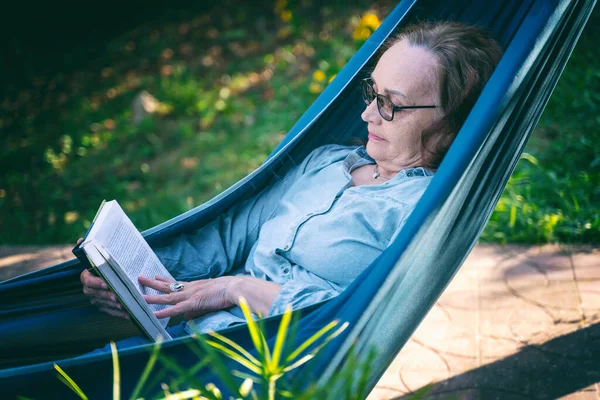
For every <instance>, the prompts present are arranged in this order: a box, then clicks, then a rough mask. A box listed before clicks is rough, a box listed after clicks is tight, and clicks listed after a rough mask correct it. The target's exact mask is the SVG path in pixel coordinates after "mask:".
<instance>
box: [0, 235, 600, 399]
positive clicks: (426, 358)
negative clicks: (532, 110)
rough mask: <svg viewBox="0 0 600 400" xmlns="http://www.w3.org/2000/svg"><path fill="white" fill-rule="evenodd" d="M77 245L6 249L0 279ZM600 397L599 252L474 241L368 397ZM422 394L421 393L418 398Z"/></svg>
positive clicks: (0, 251) (0, 255)
mask: <svg viewBox="0 0 600 400" xmlns="http://www.w3.org/2000/svg"><path fill="white" fill-rule="evenodd" d="M71 248H72V246H48V247H33V246H0V281H2V280H4V279H8V278H10V277H12V276H15V275H19V274H22V273H25V272H30V271H32V270H35V269H38V268H41V267H43V266H48V265H53V264H55V263H58V262H61V261H64V260H68V259H70V258H72V256H71ZM428 385H429V387H428V388H427V389H426V391H425V396H424V397H421V398H427V399H446V398H453V399H486V400H487V399H550V398H567V399H578V400H587V399H590V400H591V399H595V400H599V399H600V249H599V248H597V247H565V246H558V245H547V246H539V247H527V246H515V245H510V246H496V245H478V246H476V247H475V249H474V250H473V252H472V253H471V255H470V256H469V258H468V259H467V260H466V262H465V264H464V265H463V267H462V268H461V270H460V271H459V272H458V273H457V275H456V276H455V278H454V279H453V281H452V283H451V284H450V285H449V286H448V288H447V289H446V291H445V292H444V294H443V295H442V296H441V297H440V299H439V301H438V302H437V303H436V305H435V306H434V307H433V308H432V309H431V311H430V312H429V314H428V315H427V317H426V318H425V320H424V321H423V322H422V324H421V325H420V326H419V328H418V329H417V331H416V332H415V333H414V335H413V336H412V338H411V339H410V341H409V342H408V343H407V344H406V346H404V348H403V349H402V351H401V352H400V353H399V354H398V356H397V357H396V359H395V360H394V361H393V363H392V364H391V365H390V367H389V368H388V370H387V371H386V373H385V374H384V376H383V377H382V378H381V379H380V381H379V383H378V384H377V386H376V388H375V389H374V390H373V392H372V393H371V394H370V396H369V397H368V399H369V400H384V399H410V398H411V397H414V392H416V391H418V390H419V389H422V388H424V387H426V386H428ZM415 398H416V397H415Z"/></svg>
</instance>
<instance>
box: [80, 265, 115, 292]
mask: <svg viewBox="0 0 600 400" xmlns="http://www.w3.org/2000/svg"><path fill="white" fill-rule="evenodd" d="M79 278H80V280H81V283H83V286H87V287H91V288H96V289H108V286H107V285H106V282H104V280H102V278H100V277H97V276H94V275H93V274H92V273H91V272H90V271H88V270H87V269H84V270H83V272H81V275H79Z"/></svg>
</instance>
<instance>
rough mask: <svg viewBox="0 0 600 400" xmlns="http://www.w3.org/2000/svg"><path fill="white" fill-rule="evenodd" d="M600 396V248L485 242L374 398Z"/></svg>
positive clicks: (468, 260) (379, 386)
mask: <svg viewBox="0 0 600 400" xmlns="http://www.w3.org/2000/svg"><path fill="white" fill-rule="evenodd" d="M427 385H431V386H430V387H429V389H428V390H426V391H425V393H426V394H425V396H424V397H422V398H427V399H442V398H454V399H495V398H497V399H530V398H536V399H537V398H540V399H542V398H544V399H546V398H568V399H582V400H583V399H596V400H597V399H600V250H599V249H598V248H592V247H579V248H565V247H564V246H563V247H559V246H557V245H547V246H541V247H525V246H513V245H511V246H502V247H500V246H494V245H479V246H477V247H475V249H474V250H473V252H472V253H471V255H470V256H469V258H468V259H467V261H466V262H465V264H464V265H463V267H462V268H461V270H460V271H459V272H458V273H457V274H456V276H455V278H454V279H453V281H452V283H451V284H450V285H449V286H448V288H447V289H446V291H445V292H444V294H443V295H442V296H441V297H440V299H439V301H438V302H437V303H436V304H435V306H434V307H433V308H432V309H431V311H430V312H429V314H428V315H427V317H426V318H425V319H424V320H423V322H422V323H421V325H420V326H419V328H418V329H417V330H416V331H415V333H414V334H413V336H412V338H411V339H410V341H409V342H408V343H407V344H406V346H404V348H403V349H402V351H401V352H400V353H399V354H398V356H397V357H396V359H395V360H394V361H393V363H392V364H391V365H390V367H389V368H388V370H387V371H386V373H385V374H384V376H383V377H382V378H381V379H380V381H379V383H378V384H377V386H376V388H375V389H374V390H373V392H372V393H371V395H370V396H369V398H368V399H369V400H383V399H409V398H411V393H413V394H414V392H415V391H417V390H419V389H421V388H423V387H425V386H427Z"/></svg>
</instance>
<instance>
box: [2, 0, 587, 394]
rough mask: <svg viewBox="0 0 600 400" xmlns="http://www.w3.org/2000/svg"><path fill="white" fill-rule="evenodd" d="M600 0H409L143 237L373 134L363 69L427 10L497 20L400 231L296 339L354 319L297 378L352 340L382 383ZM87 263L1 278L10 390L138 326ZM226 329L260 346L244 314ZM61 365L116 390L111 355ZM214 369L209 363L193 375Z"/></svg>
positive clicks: (454, 265)
mask: <svg viewBox="0 0 600 400" xmlns="http://www.w3.org/2000/svg"><path fill="white" fill-rule="evenodd" d="M594 4H595V1H593V0H581V1H575V0H562V1H561V0H537V1H536V0H523V1H522V0H489V1H486V2H481V1H478V0H457V1H453V2H445V1H440V0H438V1H434V0H421V1H419V0H404V1H402V2H400V4H399V5H398V6H397V7H396V8H395V9H394V10H393V11H392V13H391V14H390V15H389V16H388V17H387V18H386V20H385V21H384V22H383V23H382V25H381V26H380V28H379V29H378V30H377V31H376V32H375V33H374V34H373V35H372V36H371V37H370V38H369V40H368V41H367V42H366V43H365V45H364V46H363V47H361V49H360V50H359V51H358V52H357V53H356V55H355V56H354V57H353V58H352V59H351V60H350V61H349V63H348V64H347V65H346V66H345V67H344V69H343V70H342V71H341V72H340V73H339V74H338V75H337V77H336V79H335V80H334V81H333V82H332V83H331V84H330V85H329V86H328V87H327V88H326V90H325V91H324V92H323V93H322V95H321V96H319V98H318V99H317V100H316V101H315V103H314V104H313V105H312V106H311V107H310V108H309V109H308V110H307V111H306V113H305V114H304V115H303V116H302V117H301V118H300V120H299V121H298V122H297V123H296V125H294V127H293V128H292V129H291V130H290V132H289V133H288V135H287V136H286V137H285V138H284V139H283V141H282V142H281V143H280V145H279V146H278V147H277V149H275V151H274V152H273V154H271V156H270V157H269V159H268V160H266V161H265V163H264V164H263V165H262V166H261V168H259V169H258V170H257V171H255V172H253V173H252V174H250V175H249V176H247V177H246V178H244V179H242V180H241V181H240V182H238V183H237V184H235V185H234V186H233V187H231V188H229V189H228V190H226V191H225V192H224V193H222V194H221V195H219V196H217V197H216V198H215V199H213V200H211V201H209V202H208V203H206V204H204V205H202V206H200V207H197V208H196V209H194V210H191V211H189V212H187V213H184V214H182V215H180V216H178V217H176V218H174V219H172V220H170V221H167V222H165V223H163V224H161V225H159V226H157V227H155V228H152V229H150V230H148V231H146V232H144V236H145V237H146V239H147V240H148V242H149V243H150V245H151V246H160V245H164V244H165V243H168V241H169V240H171V239H172V238H174V237H176V236H177V235H179V234H181V233H182V232H186V231H190V230H193V229H197V228H198V227H200V226H202V225H204V224H205V223H207V222H208V221H210V220H211V219H212V218H214V217H215V216H216V215H218V214H219V213H222V212H224V211H225V210H226V209H227V208H228V207H229V206H231V205H232V204H234V203H235V202H237V201H240V200H242V199H244V198H247V197H249V196H252V195H253V194H255V193H257V191H259V190H261V189H262V188H264V187H265V185H269V184H270V183H271V182H273V180H274V179H277V177H278V176H281V175H282V174H284V173H285V171H286V170H287V169H289V168H290V167H291V166H293V165H294V164H297V163H299V162H300V161H301V160H302V158H303V157H305V156H306V155H307V154H308V153H309V152H310V151H311V150H313V149H314V148H316V147H318V146H321V145H324V144H327V143H340V142H345V141H348V140H349V139H352V138H361V137H363V138H364V136H365V133H366V127H365V125H364V123H363V122H362V121H361V120H360V117H359V116H360V113H361V111H362V109H363V108H364V106H363V104H362V101H361V100H360V94H359V83H360V79H361V78H363V77H364V74H365V71H368V70H369V69H370V68H372V67H373V63H374V61H375V59H376V54H377V52H378V50H379V48H380V46H381V44H382V43H383V42H384V41H385V39H386V38H387V37H388V36H389V35H390V34H392V33H393V32H394V31H396V30H397V29H398V28H401V27H402V26H406V25H407V24H409V23H412V22H415V21H423V20H458V21H463V22H467V23H476V24H479V25H482V26H486V27H488V28H489V30H490V32H491V33H492V35H493V36H495V37H496V39H497V40H498V41H499V42H500V43H501V44H502V45H503V47H504V49H505V54H504V57H503V58H502V61H501V62H500V65H499V66H498V68H497V69H496V71H495V73H494V75H493V76H492V78H491V79H490V81H489V82H488V84H487V86H486V88H485V90H484V92H483V94H482V95H481V97H480V99H479V101H478V102H477V104H476V105H475V107H474V109H473V111H472V112H471V114H470V116H469V118H468V120H467V121H466V123H465V124H464V126H463V128H462V129H461V131H460V133H459V135H458V137H457V139H456V140H455V143H454V144H453V145H452V148H451V149H450V151H449V152H448V154H447V156H446V158H445V159H444V161H443V163H442V165H441V166H440V168H439V170H438V172H437V173H436V175H435V177H434V180H433V181H432V183H431V184H430V186H429V188H428V189H427V191H426V192H425V194H424V195H423V197H422V198H421V200H420V202H419V204H418V206H417V208H416V209H415V211H414V212H413V213H412V214H411V216H410V218H409V219H408V221H407V223H406V225H405V226H404V228H403V230H402V233H401V235H399V236H398V238H397V239H396V240H395V241H394V242H393V243H392V244H391V245H390V246H389V248H388V249H386V251H385V252H384V253H383V254H382V255H381V256H380V257H379V258H378V259H377V260H376V261H375V262H373V263H372V264H371V265H370V266H369V267H368V268H366V270H365V271H364V272H363V274H362V275H361V276H360V277H359V278H358V279H357V280H356V281H355V282H354V283H353V284H352V285H351V286H350V287H349V288H348V289H346V290H345V291H344V292H343V293H342V294H341V295H339V296H338V297H336V298H335V299H332V300H330V301H328V302H325V303H323V304H318V305H315V306H312V307H309V308H308V309H305V310H302V319H301V325H300V326H301V327H300V328H299V330H298V332H297V337H296V339H297V341H298V342H300V341H302V340H303V339H306V338H308V337H309V336H310V335H312V334H313V333H314V332H316V331H317V330H319V329H320V328H322V327H323V326H324V325H325V324H327V323H329V322H330V321H332V320H334V319H338V320H342V321H347V322H349V324H350V328H349V329H347V330H346V331H345V332H344V333H343V334H342V335H341V336H340V337H339V338H338V339H336V340H335V341H333V342H332V343H330V344H329V345H328V347H327V348H326V349H325V352H324V354H323V357H320V358H319V359H318V360H316V361H315V362H313V363H312V364H311V366H310V370H308V369H306V370H300V371H299V373H298V376H297V377H296V379H295V380H296V381H297V382H299V384H300V385H301V386H306V385H308V384H310V383H313V382H315V381H317V380H318V379H321V380H326V379H328V378H329V377H331V376H332V375H333V374H334V373H335V370H336V369H338V368H340V367H343V366H344V363H345V362H346V361H347V355H348V353H349V351H350V350H351V348H352V347H353V348H354V349H355V350H357V351H359V353H360V354H365V353H366V352H367V351H368V350H369V349H371V348H376V350H377V354H378V356H377V362H375V363H373V368H372V372H371V375H370V377H369V387H371V388H372V387H373V386H374V385H375V383H376V381H377V379H378V378H379V377H380V376H381V374H382V373H383V372H384V371H385V369H386V367H387V365H389V363H390V362H391V360H392V359H393V357H394V356H395V354H397V352H398V351H399V350H400V348H401V347H402V346H403V344H404V343H405V342H406V341H407V340H408V338H409V337H410V335H411V334H412V332H413V331H414V329H416V327H417V326H418V324H419V323H420V321H421V320H422V319H423V317H424V316H425V315H426V313H427V312H428V310H429V309H430V308H431V307H432V305H433V304H434V303H435V301H436V300H437V298H438V297H439V295H440V294H441V293H442V291H443V290H444V288H445V287H446V285H447V284H448V283H449V282H450V280H451V279H452V277H453V276H454V274H455V273H456V271H457V270H458V268H459V267H460V265H461V264H462V262H463V261H464V259H465V258H466V256H467V255H468V253H469V252H470V250H471V248H472V247H473V245H474V244H475V242H476V240H477V238H478V237H479V234H480V233H481V231H482V230H483V228H484V226H485V224H486V223H487V220H488V219H489V216H490V215H491V213H492V211H493V209H494V207H495V204H496V202H497V200H498V198H499V196H500V194H501V193H502V191H503V189H504V186H505V185H506V182H507V181H508V178H509V177H510V175H511V173H512V171H513V170H514V167H515V165H516V163H517V161H518V159H519V157H520V154H521V152H522V150H523V148H524V146H525V144H526V142H527V139H528V137H529V135H530V133H531V131H532V130H533V127H534V126H535V124H536V123H537V121H538V119H539V116H540V115H541V112H542V110H543V108H544V106H545V104H546V102H547V100H548V98H549V96H550V94H551V92H552V89H553V88H554V86H555V84H556V82H557V80H558V78H559V77H560V73H561V72H562V69H563V68H564V65H565V64H566V61H567V59H568V57H569V55H570V53H571V51H572V49H573V47H574V45H575V43H576V41H577V38H578V37H579V34H580V33H581V31H582V30H583V27H584V25H585V22H586V21H587V18H588V17H589V15H590V13H591V11H592V9H593V7H594ZM81 268H82V267H81V266H80V265H79V264H78V262H77V261H76V260H72V261H68V262H65V263H62V264H59V265H56V266H54V267H51V268H47V269H44V270H41V271H37V272H33V273H30V274H26V275H23V276H20V277H17V278H14V279H11V280H9V281H6V282H2V283H0V296H1V297H2V299H3V302H2V305H0V368H5V369H3V370H2V371H0V382H1V383H2V387H3V395H7V396H8V398H11V397H12V396H16V395H22V396H27V397H33V398H36V397H42V396H43V397H45V398H46V397H48V393H52V396H56V397H61V396H63V395H66V393H68V392H69V389H67V388H66V386H65V385H64V384H62V383H61V382H59V381H58V379H56V373H55V372H54V369H53V363H52V362H49V361H50V360H57V359H61V358H65V357H70V356H74V355H76V354H81V353H83V352H85V351H89V350H91V349H93V348H96V347H100V346H102V345H104V344H106V342H107V341H108V340H110V339H117V338H120V337H125V336H127V335H131V334H135V333H136V329H135V327H133V326H132V325H131V324H127V323H123V322H122V321H120V320H115V319H114V318H111V317H107V316H104V315H102V314H100V313H98V312H97V311H96V310H95V309H94V308H93V307H91V306H89V305H88V304H87V301H86V299H85V298H84V297H83V296H82V294H81V287H80V284H79V273H80V271H81ZM383 299H385V301H382V300H383ZM278 322H279V318H278V317H272V318H268V319H266V320H265V326H266V328H267V331H268V332H270V333H271V334H273V333H274V332H275V329H276V327H277V324H278ZM220 333H222V334H224V335H226V336H227V337H229V338H231V339H233V340H234V341H236V342H237V343H240V344H241V345H242V346H244V347H246V348H251V345H250V339H249V337H248V333H247V329H246V328H245V327H244V326H240V327H234V328H230V329H227V330H224V331H222V332H220ZM190 340H191V339H189V338H182V339H177V340H173V341H171V342H168V343H166V344H164V345H163V348H162V351H161V353H162V354H164V355H166V356H168V357H170V358H172V359H174V360H177V363H178V364H179V365H180V366H181V367H182V368H183V369H184V370H185V369H186V367H188V366H191V365H193V364H194V363H195V362H197V358H196V356H195V355H193V354H191V353H190V351H189V349H188V344H189V342H190ZM150 349H151V346H140V347H135V348H131V349H126V350H124V351H122V352H120V353H119V360H120V363H121V374H122V377H121V383H122V393H123V394H124V395H126V394H127V393H130V392H131V390H133V387H134V386H135V384H136V382H137V379H138V378H139V376H140V375H141V372H142V370H143V368H144V366H145V364H146V361H147V359H148V356H149V350H150ZM42 361H47V362H42ZM40 362H41V363H40ZM34 363H38V364H34ZM31 364H34V365H31ZM59 365H60V366H61V367H62V368H63V369H64V370H65V371H67V372H68V373H69V375H71V377H73V379H74V380H75V381H76V382H77V383H78V384H79V385H80V386H81V387H82V388H83V389H84V391H86V393H88V394H90V395H91V396H92V397H93V398H108V397H109V396H110V395H111V394H110V393H111V390H112V386H111V382H112V362H111V359H110V355H109V354H105V355H94V356H84V357H79V358H71V359H66V360H64V361H61V362H59ZM207 374H209V372H207V371H200V372H199V373H198V374H197V376H202V377H203V378H204V377H208V376H209V375H207ZM165 379H166V378H165ZM202 380H203V381H204V382H207V381H216V379H212V378H210V379H208V378H207V379H206V380H205V379H202ZM32 383H35V385H32Z"/></svg>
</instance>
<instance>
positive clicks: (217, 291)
mask: <svg viewBox="0 0 600 400" xmlns="http://www.w3.org/2000/svg"><path fill="white" fill-rule="evenodd" d="M139 281H140V283H141V284H142V285H144V286H147V287H151V288H153V289H156V290H159V291H161V292H165V294H161V295H148V296H144V299H145V300H146V301H147V302H148V304H169V305H172V307H169V308H166V309H164V310H160V311H157V312H155V315H156V317H157V318H165V317H173V316H175V315H181V314H183V317H184V318H185V319H193V318H196V317H198V316H200V315H203V314H206V313H209V312H212V311H217V310H222V309H225V308H229V307H233V306H235V305H239V299H240V297H244V298H245V299H246V301H247V302H248V304H249V305H250V308H251V309H252V312H254V313H255V314H262V315H263V316H267V315H268V314H269V310H270V308H271V305H272V303H273V300H274V299H275V297H277V295H278V294H279V291H280V289H281V286H280V285H278V284H276V283H273V282H267V281H263V280H261V279H257V278H252V277H249V276H222V277H219V278H215V279H203V280H198V281H192V282H182V283H183V285H184V287H183V290H181V291H179V292H171V291H170V289H169V285H170V284H171V283H173V281H172V280H170V279H167V278H163V277H160V276H158V277H156V279H150V278H146V277H143V276H140V277H139Z"/></svg>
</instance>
